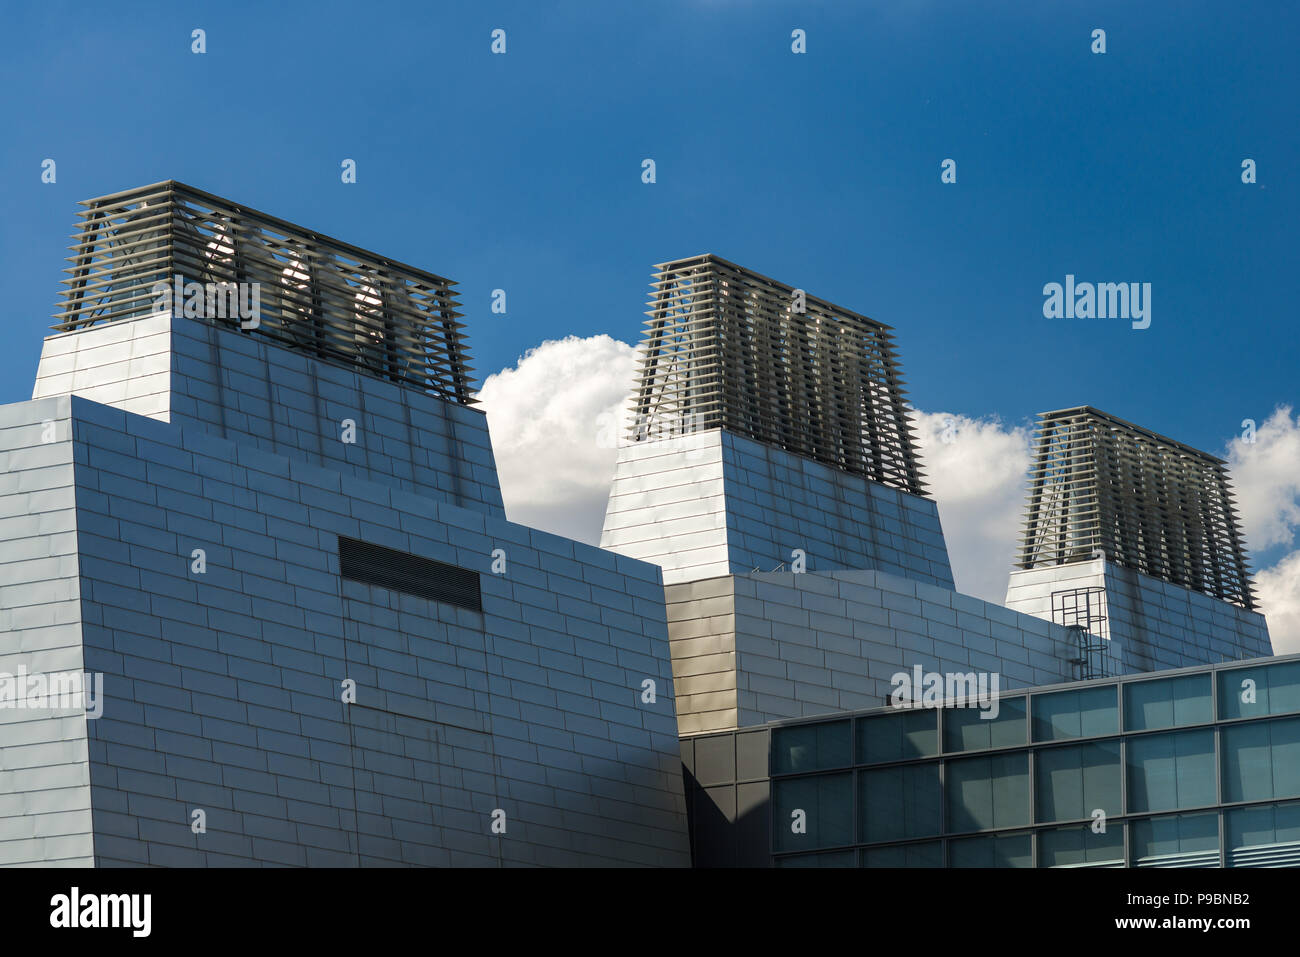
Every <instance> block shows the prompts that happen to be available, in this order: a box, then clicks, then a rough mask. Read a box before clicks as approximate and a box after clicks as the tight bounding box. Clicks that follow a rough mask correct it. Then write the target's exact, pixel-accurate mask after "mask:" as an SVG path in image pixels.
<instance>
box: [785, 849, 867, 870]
mask: <svg viewBox="0 0 1300 957" xmlns="http://www.w3.org/2000/svg"><path fill="white" fill-rule="evenodd" d="M854 856H855V855H854V853H853V852H852V851H828V852H827V853H825V854H794V855H792V856H790V857H778V858H777V859H776V866H777V867H855V866H857V861H856V860H854Z"/></svg>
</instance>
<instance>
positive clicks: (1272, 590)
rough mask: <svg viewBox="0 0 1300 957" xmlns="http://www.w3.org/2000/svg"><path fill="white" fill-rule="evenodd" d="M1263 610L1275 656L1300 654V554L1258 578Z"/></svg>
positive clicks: (1281, 562) (1257, 590)
mask: <svg viewBox="0 0 1300 957" xmlns="http://www.w3.org/2000/svg"><path fill="white" fill-rule="evenodd" d="M1255 591H1256V594H1257V595H1258V596H1259V604H1260V608H1261V609H1262V611H1263V612H1264V615H1265V616H1266V617H1267V618H1268V633H1269V637H1271V638H1272V639H1273V653H1274V654H1278V655H1294V654H1297V653H1300V552H1292V553H1291V554H1289V555H1287V556H1286V557H1285V558H1283V559H1282V560H1281V561H1280V562H1278V563H1277V564H1276V565H1274V566H1273V567H1272V568H1266V569H1264V570H1263V571H1261V572H1258V573H1256V575H1255Z"/></svg>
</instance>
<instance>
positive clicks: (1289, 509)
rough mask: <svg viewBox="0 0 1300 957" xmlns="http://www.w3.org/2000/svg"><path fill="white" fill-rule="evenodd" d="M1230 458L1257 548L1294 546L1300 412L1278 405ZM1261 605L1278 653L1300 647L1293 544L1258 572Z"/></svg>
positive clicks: (1299, 588) (1298, 574) (1299, 583)
mask: <svg viewBox="0 0 1300 957" xmlns="http://www.w3.org/2000/svg"><path fill="white" fill-rule="evenodd" d="M1227 459H1228V463H1229V468H1230V470H1231V478H1232V484H1233V487H1234V489H1235V490H1236V493H1237V507H1238V509H1239V510H1240V512H1241V520H1242V527H1243V528H1244V530H1245V533H1246V541H1247V543H1248V544H1249V546H1250V549H1251V551H1253V552H1262V551H1264V550H1265V549H1268V548H1273V547H1275V546H1288V547H1291V546H1294V545H1295V535H1296V530H1297V529H1300V502H1298V501H1297V499H1300V418H1293V417H1292V414H1291V408H1290V406H1282V407H1280V408H1278V409H1275V410H1274V412H1273V414H1272V415H1270V416H1269V417H1268V418H1267V419H1266V420H1265V421H1264V423H1263V424H1262V425H1259V426H1258V428H1257V429H1256V431H1255V436H1254V441H1253V442H1250V441H1247V440H1246V438H1245V437H1244V436H1238V437H1237V438H1235V439H1233V440H1232V441H1231V442H1230V443H1228V453H1227ZM1255 584H1256V593H1257V595H1258V596H1259V604H1260V610H1261V611H1263V612H1264V615H1265V617H1267V618H1268V631H1269V635H1270V636H1271V637H1272V639H1273V651H1274V652H1276V653H1277V654H1294V653H1296V652H1300V551H1295V550H1292V551H1290V552H1289V553H1288V554H1286V555H1284V556H1283V557H1282V558H1281V559H1279V560H1278V561H1277V562H1276V563H1274V564H1273V565H1272V567H1270V568H1264V569H1261V570H1260V571H1258V572H1256V574H1255Z"/></svg>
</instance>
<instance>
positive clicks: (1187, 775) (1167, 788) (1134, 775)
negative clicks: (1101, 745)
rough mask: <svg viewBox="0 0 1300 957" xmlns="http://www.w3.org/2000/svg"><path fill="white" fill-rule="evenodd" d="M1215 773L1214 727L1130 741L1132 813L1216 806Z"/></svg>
mask: <svg viewBox="0 0 1300 957" xmlns="http://www.w3.org/2000/svg"><path fill="white" fill-rule="evenodd" d="M1215 773H1216V769H1215V766H1214V730H1213V729H1212V728H1205V729H1202V730H1198V731H1175V732H1173V733H1171V734H1147V735H1142V736H1140V737H1135V738H1129V739H1128V809H1129V812H1130V813H1133V812H1139V811H1164V810H1170V809H1173V808H1183V807H1200V806H1202V805H1208V804H1214V803H1215V801H1216V794H1215V784H1214V779H1215Z"/></svg>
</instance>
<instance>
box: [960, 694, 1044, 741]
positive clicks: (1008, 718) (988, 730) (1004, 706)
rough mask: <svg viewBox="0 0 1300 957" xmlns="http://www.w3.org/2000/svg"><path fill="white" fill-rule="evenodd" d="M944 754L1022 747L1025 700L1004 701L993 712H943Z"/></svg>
mask: <svg viewBox="0 0 1300 957" xmlns="http://www.w3.org/2000/svg"><path fill="white" fill-rule="evenodd" d="M942 713H943V748H944V750H945V751H973V750H975V749H977V748H1002V747H1007V746H1009V745H1015V744H1024V743H1025V732H1026V727H1025V699H1024V698H1003V699H1001V700H999V701H998V709H997V715H996V717H993V716H992V715H993V710H992V709H989V710H988V711H983V710H981V709H979V708H944V709H943V712H942Z"/></svg>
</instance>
